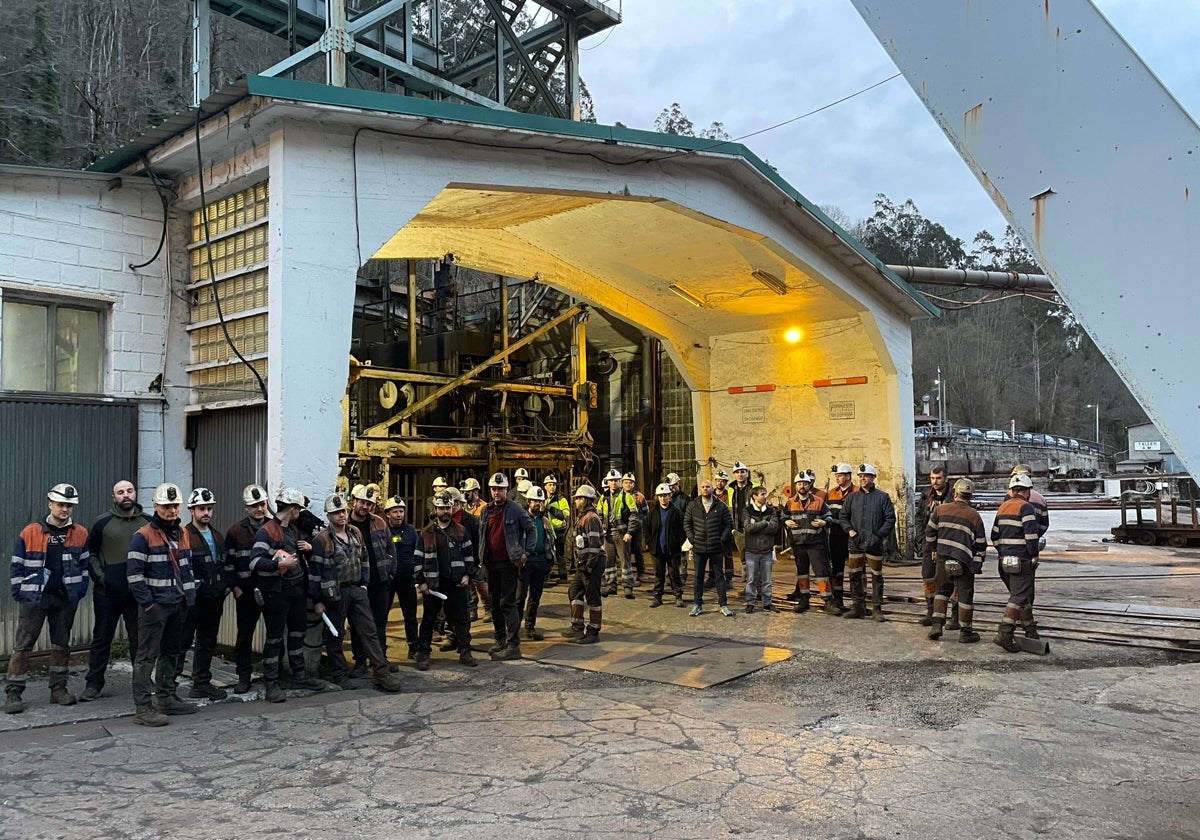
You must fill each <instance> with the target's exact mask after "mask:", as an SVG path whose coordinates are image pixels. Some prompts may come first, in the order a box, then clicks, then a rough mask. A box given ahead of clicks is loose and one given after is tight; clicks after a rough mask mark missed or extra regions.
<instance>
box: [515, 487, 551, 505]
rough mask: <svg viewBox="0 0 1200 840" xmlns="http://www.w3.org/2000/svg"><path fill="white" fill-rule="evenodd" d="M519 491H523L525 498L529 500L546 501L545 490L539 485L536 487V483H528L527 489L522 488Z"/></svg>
mask: <svg viewBox="0 0 1200 840" xmlns="http://www.w3.org/2000/svg"><path fill="white" fill-rule="evenodd" d="M521 492H522V493H524V494H525V498H526V499H529V500H530V501H531V502H544V501H546V491H545V490H543V489H542V488H541V487H538V486H537V485H536V484H530V486H529V489H528V490H522V491H521Z"/></svg>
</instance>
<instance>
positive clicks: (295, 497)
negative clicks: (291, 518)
mask: <svg viewBox="0 0 1200 840" xmlns="http://www.w3.org/2000/svg"><path fill="white" fill-rule="evenodd" d="M275 504H276V505H280V506H282V505H295V506H296V507H304V494H303V493H301V492H300V491H299V490H293V489H292V488H290V487H280V488H279V492H278V493H276V494H275Z"/></svg>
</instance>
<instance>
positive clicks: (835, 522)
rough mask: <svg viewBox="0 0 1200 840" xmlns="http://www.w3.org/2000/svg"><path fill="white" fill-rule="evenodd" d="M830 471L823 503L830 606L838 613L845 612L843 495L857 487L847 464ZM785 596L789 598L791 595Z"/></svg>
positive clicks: (846, 546)
mask: <svg viewBox="0 0 1200 840" xmlns="http://www.w3.org/2000/svg"><path fill="white" fill-rule="evenodd" d="M832 472H833V476H834V478H833V486H832V487H830V488H829V490H828V491H826V493H825V504H827V505H828V506H829V520H828V521H829V585H830V587H831V588H832V590H833V608H834V610H835V611H836V612H837V613H838V614H839V615H844V614H845V613H846V601H845V580H846V559H847V558H848V557H849V556H850V538H849V537H848V536H846V531H845V529H844V528H842V521H841V516H842V507H843V506H844V505H845V504H846V499H847V498H848V497H849V496H850V495H851V494H853V493H856V492H858V491H857V488H856V487H855V486H854V480H853V479H852V478H851V475H852V474H853V472H854V471H853V469H851V467H850V465H849V464H846V463H841V464H835V465H834V467H833V470H832ZM788 597H789V599H791V596H788ZM798 598H799V594H798V593H797V599H798Z"/></svg>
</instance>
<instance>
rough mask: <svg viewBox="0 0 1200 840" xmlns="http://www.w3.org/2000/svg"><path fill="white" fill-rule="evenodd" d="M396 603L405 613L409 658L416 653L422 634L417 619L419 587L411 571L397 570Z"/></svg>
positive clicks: (405, 639)
mask: <svg viewBox="0 0 1200 840" xmlns="http://www.w3.org/2000/svg"><path fill="white" fill-rule="evenodd" d="M395 588H396V601H397V602H399V604H400V611H401V612H402V613H404V641H406V642H408V653H409V656H411V655H412V654H414V653H416V650H417V636H418V635H419V633H420V629H419V625H418V619H417V586H416V581H415V580H414V579H413V573H412V570H411V569H408V570H405V569H397V570H396V586H395Z"/></svg>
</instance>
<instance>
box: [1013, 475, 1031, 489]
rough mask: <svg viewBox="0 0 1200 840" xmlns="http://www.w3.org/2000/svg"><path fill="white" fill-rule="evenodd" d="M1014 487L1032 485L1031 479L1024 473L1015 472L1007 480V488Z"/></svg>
mask: <svg viewBox="0 0 1200 840" xmlns="http://www.w3.org/2000/svg"><path fill="white" fill-rule="evenodd" d="M1014 487H1029V488H1032V487H1033V479H1032V478H1030V477H1029V476H1027V475H1026V474H1025V473H1017V474H1016V475H1014V476H1013V477H1012V478H1010V479H1009V480H1008V488H1009V489H1010V490H1011V489H1012V488H1014Z"/></svg>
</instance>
